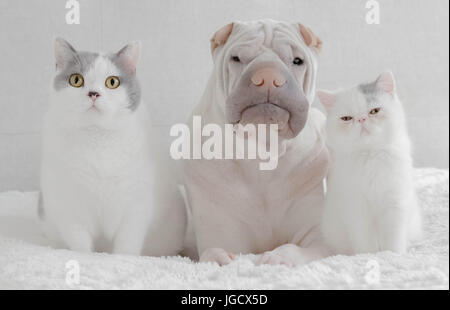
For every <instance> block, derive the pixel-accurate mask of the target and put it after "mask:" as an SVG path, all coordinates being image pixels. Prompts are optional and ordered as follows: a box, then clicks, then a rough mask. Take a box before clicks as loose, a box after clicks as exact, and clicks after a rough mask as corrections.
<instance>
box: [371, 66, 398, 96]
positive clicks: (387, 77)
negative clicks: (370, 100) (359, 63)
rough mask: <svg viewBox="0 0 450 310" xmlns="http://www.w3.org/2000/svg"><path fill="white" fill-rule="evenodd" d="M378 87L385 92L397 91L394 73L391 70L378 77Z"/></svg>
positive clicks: (392, 93) (392, 92)
mask: <svg viewBox="0 0 450 310" xmlns="http://www.w3.org/2000/svg"><path fill="white" fill-rule="evenodd" d="M376 83H377V88H378V89H379V90H381V91H383V92H385V93H388V94H391V95H394V93H395V80H394V75H393V74H392V72H390V71H386V72H383V73H381V74H380V76H379V77H378V78H377V81H376Z"/></svg>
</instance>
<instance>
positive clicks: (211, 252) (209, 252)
mask: <svg viewBox="0 0 450 310" xmlns="http://www.w3.org/2000/svg"><path fill="white" fill-rule="evenodd" d="M233 259H234V255H233V254H231V253H228V252H227V251H225V250H224V249H220V248H209V249H206V250H205V251H203V253H202V255H200V262H214V263H217V264H219V266H223V265H228V264H229V263H231V261H232V260H233Z"/></svg>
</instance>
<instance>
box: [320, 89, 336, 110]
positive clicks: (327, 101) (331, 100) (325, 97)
mask: <svg viewBox="0 0 450 310" xmlns="http://www.w3.org/2000/svg"><path fill="white" fill-rule="evenodd" d="M317 97H318V98H319V100H320V103H322V105H323V106H324V108H325V109H326V110H329V109H331V108H332V107H333V106H334V104H335V103H336V101H337V95H336V94H334V93H332V92H329V91H326V90H318V91H317Z"/></svg>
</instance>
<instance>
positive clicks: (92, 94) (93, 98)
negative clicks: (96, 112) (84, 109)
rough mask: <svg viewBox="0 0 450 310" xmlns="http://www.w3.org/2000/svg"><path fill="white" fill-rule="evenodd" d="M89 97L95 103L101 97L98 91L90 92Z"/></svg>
mask: <svg viewBox="0 0 450 310" xmlns="http://www.w3.org/2000/svg"><path fill="white" fill-rule="evenodd" d="M88 97H89V98H91V100H92V101H95V100H97V98H98V97H100V94H99V93H98V92H96V91H90V92H89V93H88Z"/></svg>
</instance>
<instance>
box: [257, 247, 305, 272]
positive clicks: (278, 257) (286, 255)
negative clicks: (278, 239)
mask: <svg viewBox="0 0 450 310" xmlns="http://www.w3.org/2000/svg"><path fill="white" fill-rule="evenodd" d="M299 252H300V248H299V247H298V246H296V245H294V244H285V245H282V246H280V247H278V248H276V249H275V250H272V251H267V252H265V253H263V254H262V255H261V257H260V258H259V260H258V261H257V263H256V264H257V265H286V266H288V267H294V266H296V265H298V264H299V263H300V261H301V259H300V258H299Z"/></svg>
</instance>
